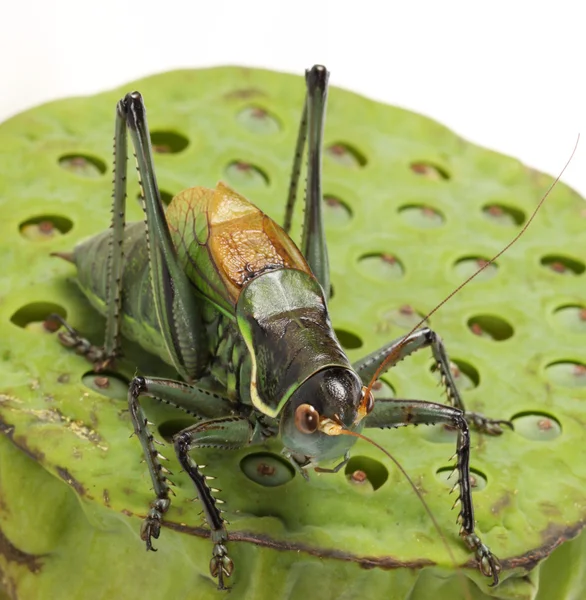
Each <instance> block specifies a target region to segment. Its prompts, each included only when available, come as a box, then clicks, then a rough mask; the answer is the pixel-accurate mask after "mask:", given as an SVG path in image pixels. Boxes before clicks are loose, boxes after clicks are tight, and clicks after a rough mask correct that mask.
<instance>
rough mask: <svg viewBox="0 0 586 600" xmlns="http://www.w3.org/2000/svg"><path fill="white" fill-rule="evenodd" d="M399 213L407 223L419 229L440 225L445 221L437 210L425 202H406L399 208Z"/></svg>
mask: <svg viewBox="0 0 586 600" xmlns="http://www.w3.org/2000/svg"><path fill="white" fill-rule="evenodd" d="M399 214H400V215H401V217H402V218H403V220H404V221H405V222H406V223H407V224H409V225H411V226H412V227H417V228H420V229H432V228H435V227H441V226H442V225H443V223H444V221H445V219H444V216H443V215H442V214H441V213H440V212H439V211H437V210H436V209H435V208H431V206H426V205H425V204H406V205H405V206H401V207H400V208H399Z"/></svg>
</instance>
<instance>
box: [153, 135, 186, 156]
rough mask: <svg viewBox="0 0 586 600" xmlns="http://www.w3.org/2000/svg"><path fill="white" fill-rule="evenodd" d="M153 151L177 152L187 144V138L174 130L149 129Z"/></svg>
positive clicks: (160, 152) (161, 152) (159, 152)
mask: <svg viewBox="0 0 586 600" xmlns="http://www.w3.org/2000/svg"><path fill="white" fill-rule="evenodd" d="M151 144H152V147H153V152H155V153H157V154H177V153H178V152H182V151H183V150H185V148H187V146H188V145H189V140H188V139H187V138H186V137H185V136H184V135H181V134H180V133H177V132H176V131H151Z"/></svg>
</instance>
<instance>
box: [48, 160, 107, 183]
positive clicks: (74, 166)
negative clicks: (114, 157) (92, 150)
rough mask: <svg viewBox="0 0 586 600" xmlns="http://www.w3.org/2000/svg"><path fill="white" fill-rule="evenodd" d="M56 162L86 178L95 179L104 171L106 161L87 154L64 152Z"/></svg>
mask: <svg viewBox="0 0 586 600" xmlns="http://www.w3.org/2000/svg"><path fill="white" fill-rule="evenodd" d="M58 162H59V166H60V167H61V168H62V169H65V170H66V171H69V172H70V173H73V174H75V175H78V176H79V177H86V178H88V179H96V178H97V177H101V176H102V175H103V174H104V173H105V172H106V163H105V162H104V161H102V160H100V159H99V158H96V157H95V156H89V155H88V154H65V155H64V156H62V157H60V158H59V161H58Z"/></svg>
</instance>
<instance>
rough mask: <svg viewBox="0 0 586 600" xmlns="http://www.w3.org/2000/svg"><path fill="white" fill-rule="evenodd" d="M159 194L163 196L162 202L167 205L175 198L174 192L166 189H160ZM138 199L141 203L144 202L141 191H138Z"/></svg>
mask: <svg viewBox="0 0 586 600" xmlns="http://www.w3.org/2000/svg"><path fill="white" fill-rule="evenodd" d="M159 194H160V196H161V202H162V203H163V204H164V205H165V206H169V204H171V200H173V194H170V193H169V192H166V191H165V190H159ZM136 199H137V200H138V202H139V204H140V203H141V202H142V197H141V194H140V191H138V192H137V193H136Z"/></svg>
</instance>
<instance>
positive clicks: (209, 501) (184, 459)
mask: <svg viewBox="0 0 586 600" xmlns="http://www.w3.org/2000/svg"><path fill="white" fill-rule="evenodd" d="M255 433H256V435H255ZM258 435H260V430H259V431H257V430H255V429H253V427H252V425H251V424H250V422H249V421H248V420H247V419H245V418H243V417H226V418H222V419H214V420H212V421H206V422H204V423H197V424H195V425H192V426H191V427H188V428H187V429H184V430H183V431H181V432H179V433H178V434H176V435H175V437H174V438H173V443H174V445H175V452H176V454H177V457H178V458H179V462H180V463H181V466H182V467H183V469H184V471H185V472H186V473H187V474H188V475H189V476H190V477H191V480H192V481H193V483H194V484H195V487H196V489H197V495H198V497H199V500H200V502H201V505H202V509H203V514H204V516H205V519H206V521H207V523H208V525H209V527H210V529H211V532H212V536H211V538H212V542H213V543H214V548H213V551H212V558H211V560H210V573H211V575H212V577H214V578H215V577H217V578H218V589H221V590H223V589H225V586H224V577H230V575H231V574H232V570H233V568H234V564H233V562H232V559H231V558H230V557H229V556H228V551H227V549H226V545H225V544H226V542H227V541H228V532H227V531H226V527H225V521H224V519H223V518H222V514H221V511H220V509H219V508H218V507H217V506H216V504H218V503H221V500H219V499H218V498H215V497H214V495H213V494H214V493H217V492H219V491H220V490H218V489H216V488H212V487H209V486H208V484H207V481H206V480H207V479H213V477H206V476H204V475H202V473H201V470H200V467H199V466H198V464H197V463H196V462H195V460H194V459H193V458H192V457H191V456H190V455H189V451H190V450H193V449H196V448H221V449H222V450H236V449H238V448H243V447H244V446H248V445H249V444H251V443H254V442H255V441H256V437H257V436H258Z"/></svg>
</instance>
